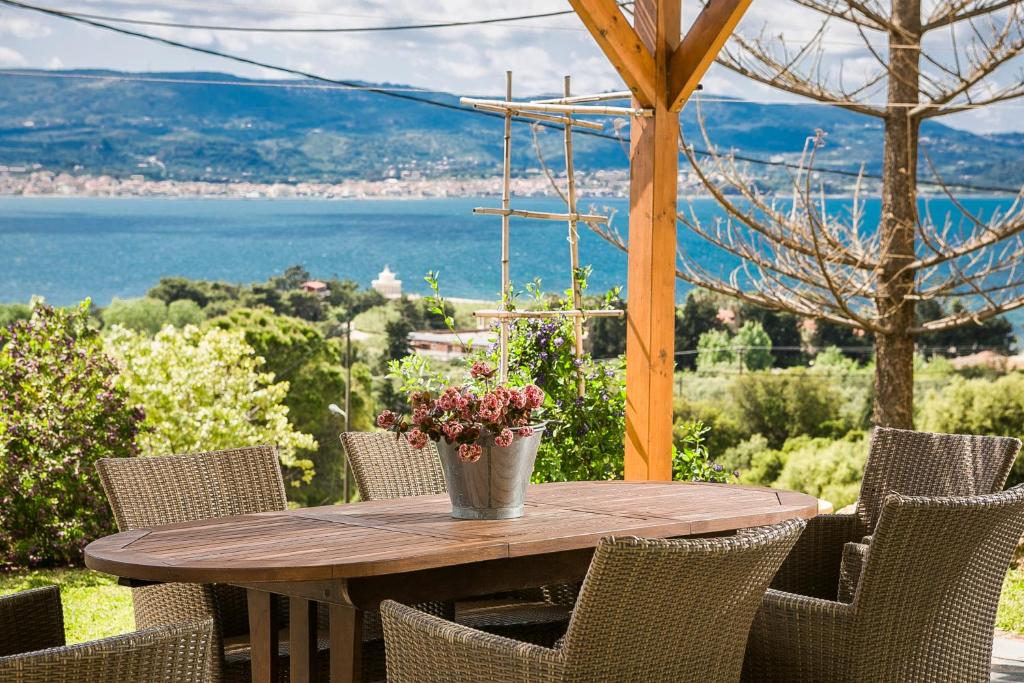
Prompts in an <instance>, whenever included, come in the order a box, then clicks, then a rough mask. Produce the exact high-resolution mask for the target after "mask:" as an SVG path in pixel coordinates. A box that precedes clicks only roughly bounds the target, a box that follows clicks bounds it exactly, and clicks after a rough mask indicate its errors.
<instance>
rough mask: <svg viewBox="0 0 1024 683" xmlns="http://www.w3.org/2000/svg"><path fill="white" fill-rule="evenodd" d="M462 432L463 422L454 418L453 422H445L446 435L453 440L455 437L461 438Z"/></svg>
mask: <svg viewBox="0 0 1024 683" xmlns="http://www.w3.org/2000/svg"><path fill="white" fill-rule="evenodd" d="M461 433H462V423H461V422H455V421H454V420H452V421H451V422H445V423H444V434H445V436H447V437H448V438H449V439H451V440H452V441H455V439H457V438H459V434H461Z"/></svg>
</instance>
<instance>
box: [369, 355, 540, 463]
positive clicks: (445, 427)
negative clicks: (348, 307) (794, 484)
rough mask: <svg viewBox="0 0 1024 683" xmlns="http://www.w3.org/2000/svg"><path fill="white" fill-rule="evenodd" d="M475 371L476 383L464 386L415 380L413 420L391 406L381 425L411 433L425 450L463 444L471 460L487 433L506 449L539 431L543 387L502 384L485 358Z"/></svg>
mask: <svg viewBox="0 0 1024 683" xmlns="http://www.w3.org/2000/svg"><path fill="white" fill-rule="evenodd" d="M398 367H399V368H401V365H399V366H398ZM469 375H470V381H469V382H468V383H466V384H463V385H448V386H438V385H437V384H436V383H434V382H429V381H424V382H420V383H416V382H412V383H411V385H412V386H414V387H415V389H414V390H413V391H412V392H411V393H410V395H409V405H410V406H411V408H412V417H411V424H410V423H409V422H407V421H406V420H405V419H402V418H400V417H399V416H397V415H395V413H393V412H392V411H390V410H385V411H384V412H382V413H381V414H380V415H379V416H378V417H377V426H378V427H380V428H382V429H392V430H394V431H397V432H399V433H400V434H405V437H406V438H407V439H408V440H409V445H411V446H412V447H413V448H423V447H424V446H426V445H427V441H428V440H431V439H432V440H434V441H440V440H441V439H444V440H445V442H446V443H449V444H456V443H457V444H459V457H460V458H462V460H464V461H466V462H476V461H477V460H479V459H480V456H481V454H482V452H483V448H482V447H481V445H480V443H479V442H480V439H481V437H483V438H491V439H493V442H494V445H495V446H499V447H505V446H510V445H512V441H513V440H514V439H515V437H516V436H520V437H527V436H530V435H532V434H533V427H532V426H531V417H532V415H533V411H534V410H536V409H537V408H539V407H540V406H541V405H542V404H543V402H544V392H543V391H541V390H540V389H539V388H538V387H537V386H536V385H533V384H529V385H527V386H525V387H522V388H513V387H506V386H498V385H497V383H496V382H495V381H494V375H495V370H494V369H493V368H492V367H491V366H490V365H488V364H487V363H484V362H482V361H477V362H475V363H473V366H472V368H471V369H470V372H469ZM406 384H407V385H408V384H410V382H407V383H406Z"/></svg>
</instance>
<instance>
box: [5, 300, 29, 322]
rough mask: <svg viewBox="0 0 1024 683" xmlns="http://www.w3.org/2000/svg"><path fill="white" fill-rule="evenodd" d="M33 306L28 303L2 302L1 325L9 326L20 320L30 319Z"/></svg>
mask: <svg viewBox="0 0 1024 683" xmlns="http://www.w3.org/2000/svg"><path fill="white" fill-rule="evenodd" d="M31 316H32V308H31V307H30V306H29V305H28V304H0V327H7V326H8V325H10V324H11V323H14V322H17V321H19V320H28V319H29V318H30V317H31Z"/></svg>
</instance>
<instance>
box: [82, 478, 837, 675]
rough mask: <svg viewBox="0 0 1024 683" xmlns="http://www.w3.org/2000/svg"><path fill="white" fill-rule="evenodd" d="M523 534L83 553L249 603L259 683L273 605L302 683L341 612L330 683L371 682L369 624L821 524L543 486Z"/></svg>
mask: <svg viewBox="0 0 1024 683" xmlns="http://www.w3.org/2000/svg"><path fill="white" fill-rule="evenodd" d="M526 500H527V502H526V512H525V515H524V516H523V517H522V518H521V519H513V520H494V521H487V520H456V519H452V518H451V517H450V516H449V511H450V503H449V501H448V498H447V496H444V495H440V496H419V497H415V498H401V499H397V500H389V501H374V502H366V503H354V504H350V505H336V506H330V507H319V508H304V509H298V510H288V511H285V512H266V513H259V514H252V515H243V516H239V517H222V518H219V519H211V520H204V521H199V522H187V523H182V524H171V525H166V526H160V527H154V528H152V529H137V530H134V531H127V532H123V533H120V534H114V535H113V536H107V537H106V538H102V539H100V540H98V541H95V542H93V543H91V544H90V545H89V546H88V547H87V548H86V550H85V563H86V565H87V566H88V567H90V568H91V569H95V570H97V571H102V572H106V573H108V574H114V575H117V576H120V577H122V578H127V579H134V580H138V581H157V582H168V581H177V582H194V583H227V584H233V585H237V586H242V587H244V588H246V589H248V596H249V624H250V639H251V643H252V668H253V681H254V683H265V682H267V681H271V680H276V672H277V666H278V663H277V644H278V643H277V639H278V626H279V625H278V624H277V623H276V616H275V615H276V610H274V609H273V599H274V596H275V595H283V596H287V597H288V598H289V609H290V627H289V629H290V630H289V639H290V643H291V645H290V647H291V653H292V654H291V680H292V681H310V680H312V678H311V676H314V675H315V656H316V612H317V610H316V603H317V602H323V603H327V604H328V605H329V614H330V640H331V681H332V683H338V682H344V683H349V682H355V681H358V680H359V670H360V669H359V667H360V662H359V656H360V643H361V635H362V613H363V611H364V610H372V609H375V608H376V607H377V606H378V605H379V604H380V602H381V600H384V599H387V598H391V599H394V600H399V601H401V602H406V603H416V602H425V601H428V600H447V599H456V598H466V597H470V596H476V595H486V594H489V593H495V592H499V591H508V590H517V589H523V588H531V587H536V586H540V585H545V584H557V583H567V582H572V581H579V580H581V579H582V578H583V576H584V575H585V574H586V571H587V567H588V566H589V563H590V558H591V555H592V554H593V550H594V547H595V546H596V545H597V542H598V540H599V539H601V538H602V537H605V536H612V535H616V536H627V535H633V536H647V537H669V536H691V535H698V534H713V533H722V532H730V531H734V530H736V529H741V528H746V527H752V526H760V525H765V524H773V523H776V522H781V521H783V520H787V519H794V518H809V517H813V516H814V515H815V514H817V506H818V501H817V500H816V499H815V498H813V497H812V496H807V495H804V494H800V493H792V492H789V491H776V490H773V489H765V488H754V487H745V486H733V485H723V484H684V483H668V482H623V481H608V482H571V483H557V484H542V485H536V486H531V487H530V489H529V492H528V493H527V497H526Z"/></svg>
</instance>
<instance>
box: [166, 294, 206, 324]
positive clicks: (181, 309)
mask: <svg viewBox="0 0 1024 683" xmlns="http://www.w3.org/2000/svg"><path fill="white" fill-rule="evenodd" d="M203 320H205V316H204V315H203V311H202V309H201V308H199V304H197V303H196V302H195V301H192V300H190V299H178V300H177V301H172V302H171V303H170V304H169V305H168V306H167V322H169V323H171V324H172V325H174V326H175V327H185V325H198V324H199V323H201V322H203Z"/></svg>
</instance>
